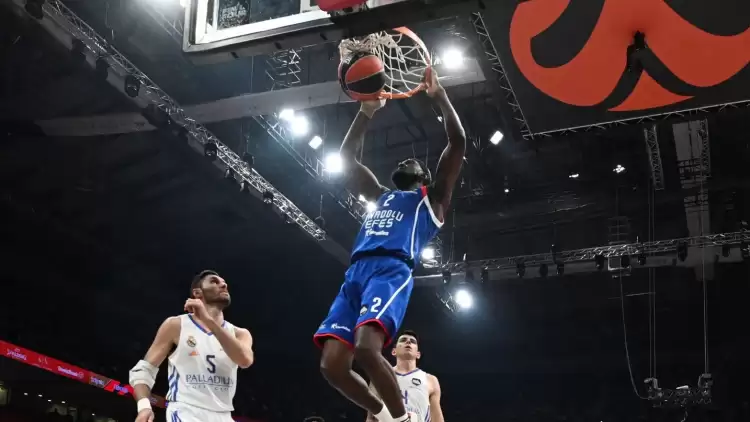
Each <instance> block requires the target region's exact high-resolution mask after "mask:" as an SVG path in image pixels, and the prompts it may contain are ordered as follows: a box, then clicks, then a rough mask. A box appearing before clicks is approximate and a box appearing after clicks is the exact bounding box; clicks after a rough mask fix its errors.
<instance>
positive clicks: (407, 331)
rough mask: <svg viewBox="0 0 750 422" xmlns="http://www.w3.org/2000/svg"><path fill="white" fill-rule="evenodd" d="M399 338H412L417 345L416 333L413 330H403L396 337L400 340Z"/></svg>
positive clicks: (417, 337)
mask: <svg viewBox="0 0 750 422" xmlns="http://www.w3.org/2000/svg"><path fill="white" fill-rule="evenodd" d="M401 336H410V337H414V339H415V340H417V344H418V343H419V336H417V332H416V331H414V330H404V331H402V332H401V334H400V335H399V336H398V337H399V338H401Z"/></svg>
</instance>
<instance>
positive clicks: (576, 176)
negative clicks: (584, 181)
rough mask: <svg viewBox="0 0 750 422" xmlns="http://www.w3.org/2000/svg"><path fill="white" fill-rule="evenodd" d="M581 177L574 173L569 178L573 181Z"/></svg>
mask: <svg viewBox="0 0 750 422" xmlns="http://www.w3.org/2000/svg"><path fill="white" fill-rule="evenodd" d="M579 176H580V174H578V173H572V174H571V175H570V176H568V177H569V178H571V179H578V177H579Z"/></svg>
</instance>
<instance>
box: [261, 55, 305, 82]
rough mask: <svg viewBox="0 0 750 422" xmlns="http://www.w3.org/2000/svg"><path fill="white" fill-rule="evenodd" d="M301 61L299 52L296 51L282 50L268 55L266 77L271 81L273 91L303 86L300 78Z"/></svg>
mask: <svg viewBox="0 0 750 422" xmlns="http://www.w3.org/2000/svg"><path fill="white" fill-rule="evenodd" d="M300 61H301V59H300V56H299V51H297V50H294V49H289V50H281V51H277V52H275V53H271V54H270V55H268V58H266V66H267V69H266V76H268V79H270V80H271V83H272V86H271V90H272V91H273V90H274V89H279V88H282V89H283V88H291V87H293V86H297V85H301V84H302V80H301V79H300V77H299V74H300V72H301V71H302V67H300Z"/></svg>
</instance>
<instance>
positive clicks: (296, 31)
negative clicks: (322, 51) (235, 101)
mask: <svg viewBox="0 0 750 422" xmlns="http://www.w3.org/2000/svg"><path fill="white" fill-rule="evenodd" d="M366 3H367V8H366V10H363V11H359V12H354V13H346V14H343V15H338V16H336V17H332V16H331V15H330V14H329V13H328V12H325V11H322V10H320V9H319V8H318V6H317V0H191V1H190V2H189V5H188V7H186V12H185V13H186V15H185V32H184V40H183V49H184V51H185V52H186V53H191V54H192V55H193V58H194V59H195V60H196V61H198V62H216V61H223V60H231V59H232V58H237V57H240V56H248V55H254V54H261V53H269V52H273V51H277V50H284V49H289V48H300V47H304V46H308V45H317V44H323V43H327V42H337V41H340V40H341V39H343V38H349V37H352V36H359V35H366V34H369V33H373V32H377V31H380V30H384V29H390V28H395V27H399V26H408V25H409V24H410V23H416V22H421V21H426V20H432V19H439V18H442V17H448V16H455V15H457V14H460V13H466V12H468V11H470V10H475V9H478V7H479V0H429V1H427V0H367V2H366ZM428 3H429V4H428Z"/></svg>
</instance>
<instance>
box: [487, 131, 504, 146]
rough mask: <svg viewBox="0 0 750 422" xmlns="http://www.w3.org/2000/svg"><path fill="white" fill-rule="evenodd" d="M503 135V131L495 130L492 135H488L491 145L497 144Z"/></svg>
mask: <svg viewBox="0 0 750 422" xmlns="http://www.w3.org/2000/svg"><path fill="white" fill-rule="evenodd" d="M503 137H504V135H503V132H500V131H499V130H496V131H495V133H493V134H492V136H491V137H490V143H492V145H497V144H499V143H500V141H502V140H503Z"/></svg>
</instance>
